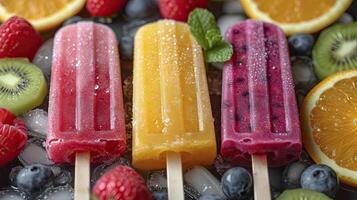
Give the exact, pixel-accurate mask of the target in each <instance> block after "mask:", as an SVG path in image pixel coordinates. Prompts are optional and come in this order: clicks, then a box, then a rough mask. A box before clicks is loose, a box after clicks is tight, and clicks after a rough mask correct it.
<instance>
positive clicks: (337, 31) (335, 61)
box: [312, 22, 357, 79]
mask: <svg viewBox="0 0 357 200" xmlns="http://www.w3.org/2000/svg"><path fill="white" fill-rule="evenodd" d="M312 57H313V60H314V66H315V73H316V75H317V76H318V77H319V78H320V79H323V78H325V77H327V76H329V75H331V74H333V73H335V72H338V71H343V70H348V69H356V68H357V22H354V23H348V24H336V25H334V26H332V27H330V28H328V29H325V30H324V31H322V32H321V34H320V36H319V38H318V40H317V42H316V44H315V46H314V48H313V51H312Z"/></svg>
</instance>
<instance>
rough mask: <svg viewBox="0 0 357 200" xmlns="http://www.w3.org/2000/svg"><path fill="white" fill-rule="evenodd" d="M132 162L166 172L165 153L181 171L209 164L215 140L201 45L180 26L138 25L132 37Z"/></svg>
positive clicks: (212, 156) (176, 24) (161, 22)
mask: <svg viewBox="0 0 357 200" xmlns="http://www.w3.org/2000/svg"><path fill="white" fill-rule="evenodd" d="M133 102H134V103H133V112H134V118H133V134H134V135H133V164H134V166H135V167H137V168H140V169H144V170H152V169H160V168H165V166H166V156H165V155H166V152H168V151H174V152H178V153H181V157H182V162H183V165H184V167H187V166H192V165H195V164H199V165H209V164H212V162H213V160H214V158H215V156H216V140H215V133H214V127H213V118H212V111H211V106H210V101H209V95H208V88H207V81H206V74H205V65H204V61H203V54H202V51H201V48H200V46H199V45H198V43H197V42H196V41H195V39H194V38H193V37H192V36H191V34H190V30H189V27H188V26H187V25H186V24H184V23H178V22H174V21H169V20H163V21H159V22H157V23H152V24H149V25H146V26H144V27H142V28H141V29H140V30H139V31H138V33H137V34H136V37H135V52H134V101H133Z"/></svg>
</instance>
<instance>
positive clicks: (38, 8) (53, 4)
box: [0, 0, 86, 31]
mask: <svg viewBox="0 0 357 200" xmlns="http://www.w3.org/2000/svg"><path fill="white" fill-rule="evenodd" d="M85 2H86V0H31V1H29V0H16V1H14V0H0V20H1V21H6V20H7V19H8V18H9V17H11V16H12V15H17V16H21V17H23V18H25V19H27V20H28V21H30V22H31V24H32V25H33V26H34V27H35V28H36V29H37V30H39V31H43V30H48V29H51V28H54V27H56V26H58V25H60V24H61V23H62V22H63V21H64V20H66V19H68V18H70V17H72V16H73V15H75V14H76V13H77V12H79V11H80V10H81V9H82V8H83V6H84V4H85Z"/></svg>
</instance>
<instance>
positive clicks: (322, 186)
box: [300, 165, 338, 198]
mask: <svg viewBox="0 0 357 200" xmlns="http://www.w3.org/2000/svg"><path fill="white" fill-rule="evenodd" d="M300 183H301V187H302V188H304V189H310V190H315V191H317V192H322V193H325V194H326V195H328V196H330V197H332V198H333V197H334V196H335V195H336V192H337V190H338V179H337V176H336V173H335V172H334V171H333V170H332V169H331V168H330V167H329V166H327V165H311V166H310V167H308V168H306V169H305V170H304V172H303V173H302V175H301V180H300Z"/></svg>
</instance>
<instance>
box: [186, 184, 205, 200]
mask: <svg viewBox="0 0 357 200" xmlns="http://www.w3.org/2000/svg"><path fill="white" fill-rule="evenodd" d="M183 190H184V193H185V200H197V199H198V198H200V196H201V194H200V193H199V192H198V191H197V190H195V188H193V187H191V186H190V185H188V184H184V185H183Z"/></svg>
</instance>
